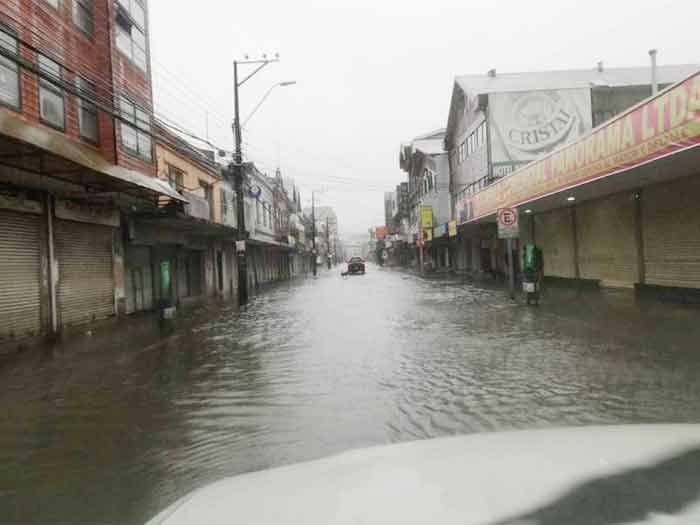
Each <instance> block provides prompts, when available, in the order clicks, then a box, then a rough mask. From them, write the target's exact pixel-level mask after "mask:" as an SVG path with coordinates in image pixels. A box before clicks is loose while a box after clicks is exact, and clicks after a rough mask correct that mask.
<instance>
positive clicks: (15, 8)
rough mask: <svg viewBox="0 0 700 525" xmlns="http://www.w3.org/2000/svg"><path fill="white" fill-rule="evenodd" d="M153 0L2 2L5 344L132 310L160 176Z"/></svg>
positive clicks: (1, 323) (165, 188)
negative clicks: (142, 230) (134, 233)
mask: <svg viewBox="0 0 700 525" xmlns="http://www.w3.org/2000/svg"><path fill="white" fill-rule="evenodd" d="M146 13H147V10H146V5H145V0H116V1H108V0H13V1H10V0H2V1H0V290H2V293H0V343H3V342H8V341H9V342H12V341H15V340H17V339H21V338H25V337H28V336H39V335H43V334H47V333H52V332H58V331H61V330H64V329H68V328H70V327H71V326H74V325H81V324H84V323H86V322H91V321H95V320H99V319H103V318H107V317H111V316H115V315H119V314H121V313H124V312H125V311H126V305H127V289H126V284H125V274H126V273H127V267H126V266H125V257H124V253H125V249H126V246H127V245H128V242H129V220H128V217H129V214H131V213H133V212H140V211H144V210H153V209H158V208H161V207H164V206H167V205H169V204H172V203H174V202H180V201H183V200H184V198H183V197H182V196H181V195H180V194H179V193H178V192H176V191H175V190H174V189H172V188H171V187H170V186H169V185H168V184H167V182H165V181H161V180H159V179H158V178H157V177H156V176H155V175H156V169H155V154H154V144H153V139H152V130H151V122H152V91H151V76H150V65H149V62H150V61H149V53H148V19H147V18H148V17H147V14H146Z"/></svg>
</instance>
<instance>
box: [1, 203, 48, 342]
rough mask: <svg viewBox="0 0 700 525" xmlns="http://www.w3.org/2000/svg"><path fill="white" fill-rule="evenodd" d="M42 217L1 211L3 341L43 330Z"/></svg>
mask: <svg viewBox="0 0 700 525" xmlns="http://www.w3.org/2000/svg"><path fill="white" fill-rule="evenodd" d="M40 219H41V217H40V216H39V215H31V214H27V213H17V212H12V211H5V210H0V341H2V340H4V339H9V338H14V337H17V338H19V337H24V336H30V335H34V334H37V333H39V331H40V329H41V310H40V308H41V307H40V305H41V302H40V282H41V267H40V264H41V262H40V250H39V243H40V234H39V232H40V227H41V222H40Z"/></svg>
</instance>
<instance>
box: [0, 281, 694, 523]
mask: <svg viewBox="0 0 700 525" xmlns="http://www.w3.org/2000/svg"><path fill="white" fill-rule="evenodd" d="M697 314H698V312H697V310H693V309H687V308H682V307H671V306H668V305H661V304H657V303H644V304H639V303H636V302H635V301H634V300H632V299H631V298H630V296H629V294H627V293H625V292H606V293H592V292H589V291H580V290H567V289H561V290H559V289H550V290H548V291H547V297H546V298H545V300H544V302H543V304H542V306H541V307H540V308H537V309H533V308H527V307H522V306H519V305H514V304H512V303H511V302H509V301H508V300H507V299H506V298H505V296H504V294H503V292H502V291H501V290H500V289H497V288H493V287H484V286H481V287H475V286H473V285H471V284H469V283H463V282H457V281H454V280H452V281H440V280H430V281H427V280H420V279H416V278H415V277H413V276H410V275H406V274H402V273H399V272H394V271H391V270H378V269H376V268H370V271H369V272H368V274H367V275H365V276H363V277H356V278H351V279H342V278H340V277H339V276H337V275H335V274H324V275H323V276H322V277H321V278H320V279H318V280H311V279H309V280H306V281H300V282H295V283H291V284H283V285H279V286H277V287H275V288H273V289H271V290H268V291H267V292H266V293H264V294H262V295H260V296H258V297H256V298H255V299H254V301H253V303H252V304H251V306H250V307H249V308H248V309H247V310H246V311H244V312H238V311H236V310H235V309H234V308H232V307H224V308H221V309H210V308H201V309H198V310H197V311H195V312H193V313H192V314H191V315H190V316H189V318H188V319H187V320H186V321H185V323H184V325H185V326H183V327H181V328H180V329H179V330H178V331H177V333H175V334H174V335H173V336H172V337H170V338H168V339H167V340H165V342H162V341H161V343H160V344H154V343H156V342H157V333H156V332H155V331H154V330H153V326H150V325H149V322H150V321H144V322H143V324H142V325H141V324H138V326H137V328H135V333H134V332H130V333H129V334H126V333H121V334H119V338H116V339H114V340H112V341H111V342H108V343H104V344H100V345H95V344H92V345H90V344H85V345H84V346H82V347H80V346H79V347H77V348H61V347H57V348H55V349H54V351H53V352H52V353H50V354H43V356H42V354H38V355H35V356H32V355H28V356H25V357H23V358H20V359H13V360H11V361H7V362H5V363H4V366H3V368H2V369H1V370H0V381H1V382H2V385H3V387H2V388H3V395H2V397H1V398H0V465H1V467H0V516H9V517H10V518H9V521H13V520H14V521H17V522H46V521H68V522H83V523H95V522H110V521H112V522H120V523H122V522H133V523H139V522H142V521H144V520H145V519H147V518H148V517H150V516H151V515H152V514H154V513H155V512H156V511H158V510H160V509H161V508H162V507H164V506H166V505H168V504H169V503H171V502H172V501H173V500H175V499H177V498H178V497H180V496H182V495H183V494H185V493H187V492H188V491H190V490H192V489H194V488H197V487H200V486H202V485H204V484H206V483H208V482H211V481H214V480H216V479H220V478H221V477H224V476H230V475H234V474H237V473H242V472H247V471H251V470H257V469H261V468H266V467H270V466H275V465H280V464H284V463H289V462H295V461H302V460H306V459H312V458H317V457H321V456H325V455H328V454H331V453H335V452H339V451H342V450H346V449H349V448H355V447H363V446H367V445H374V444H382V443H391V442H397V441H405V440H410V439H423V438H429V437H435V436H444V435H453V434H461V433H470V432H480V431H486V430H498V429H513V428H533V427H546V426H562V425H586V424H605V423H620V422H655V421H663V422H676V421H683V422H697V421H698V420H699V417H698V416H699V415H700V402H699V401H700V382H699V381H698V380H697V377H698V372H699V371H700V356H699V355H698V353H697V352H696V347H697V344H696V341H697V340H698V335H699V333H698V332H700V326H698V323H697V321H696V319H697ZM139 327H140V328H139ZM144 346H145V348H144ZM37 501H41V502H42V504H41V505H37V504H36V502H37ZM0 521H1V520H0Z"/></svg>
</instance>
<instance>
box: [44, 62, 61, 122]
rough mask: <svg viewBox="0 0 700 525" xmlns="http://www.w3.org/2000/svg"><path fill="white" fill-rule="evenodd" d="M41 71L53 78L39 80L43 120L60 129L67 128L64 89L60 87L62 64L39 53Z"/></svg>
mask: <svg viewBox="0 0 700 525" xmlns="http://www.w3.org/2000/svg"><path fill="white" fill-rule="evenodd" d="M39 71H41V72H42V73H45V74H47V75H49V77H51V78H52V79H53V80H45V79H44V78H41V79H40V80H39V113H40V115H41V120H43V121H44V122H45V123H47V124H49V125H50V126H53V127H55V128H58V129H64V128H65V114H64V106H63V90H62V89H61V88H60V87H59V85H60V82H61V66H60V65H59V64H58V63H57V62H54V61H53V60H51V59H50V58H47V57H45V56H44V55H39Z"/></svg>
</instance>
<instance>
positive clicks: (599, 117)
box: [593, 111, 615, 128]
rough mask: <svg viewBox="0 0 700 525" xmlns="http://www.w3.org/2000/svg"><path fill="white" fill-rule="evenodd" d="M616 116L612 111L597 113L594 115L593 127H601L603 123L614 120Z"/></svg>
mask: <svg viewBox="0 0 700 525" xmlns="http://www.w3.org/2000/svg"><path fill="white" fill-rule="evenodd" d="M614 116H615V114H614V113H613V112H612V111H595V112H594V113H593V127H594V128H595V127H598V126H600V125H601V124H602V123H603V122H606V121H608V120H610V119H611V118H613V117H614Z"/></svg>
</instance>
